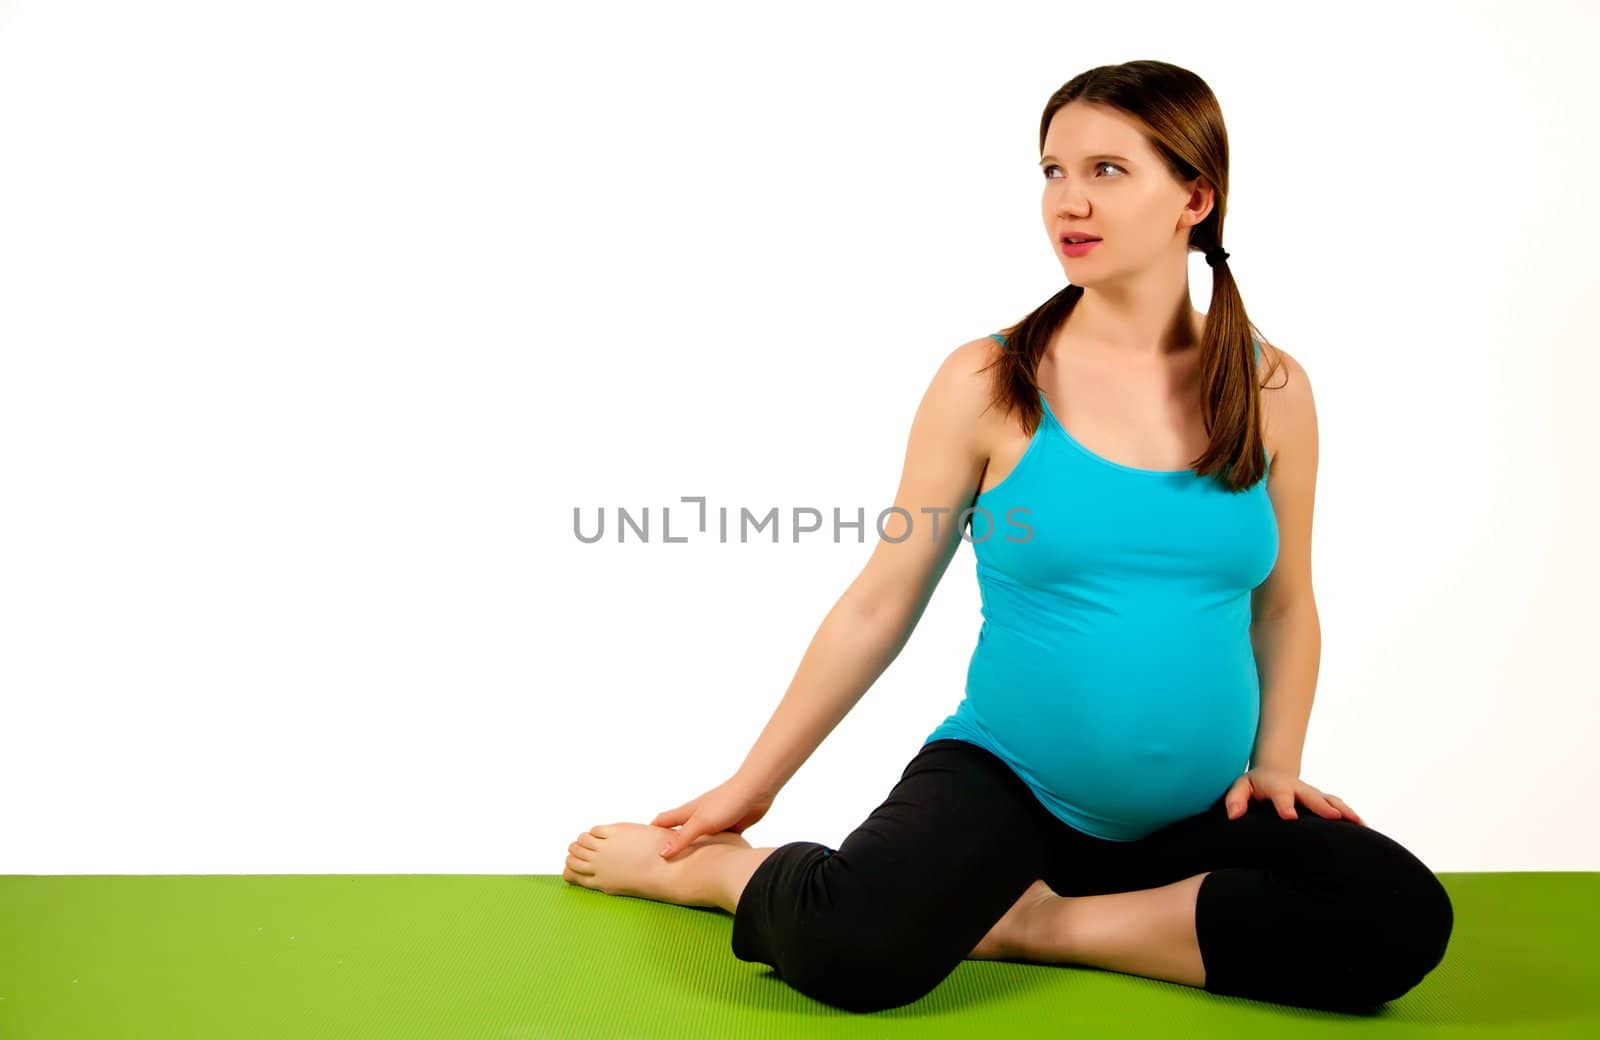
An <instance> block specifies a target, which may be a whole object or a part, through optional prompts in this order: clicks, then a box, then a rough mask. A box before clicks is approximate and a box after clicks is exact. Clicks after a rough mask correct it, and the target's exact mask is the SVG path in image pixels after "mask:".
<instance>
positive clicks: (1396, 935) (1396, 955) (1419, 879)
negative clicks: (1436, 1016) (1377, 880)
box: [1366, 856, 1455, 1003]
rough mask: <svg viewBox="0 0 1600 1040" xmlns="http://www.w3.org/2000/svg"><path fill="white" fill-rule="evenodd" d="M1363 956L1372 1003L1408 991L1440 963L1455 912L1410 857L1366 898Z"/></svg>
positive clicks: (1432, 878)
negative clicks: (1366, 953) (1366, 944)
mask: <svg viewBox="0 0 1600 1040" xmlns="http://www.w3.org/2000/svg"><path fill="white" fill-rule="evenodd" d="M1368 898H1369V899H1370V900H1371V902H1372V905H1371V906H1370V907H1369V911H1370V912H1369V916H1368V920H1369V921H1370V927H1369V936H1368V942H1369V944H1370V949H1371V951H1372V955H1370V956H1369V957H1367V958H1366V963H1367V964H1369V965H1370V972H1371V975H1372V978H1371V979H1370V980H1369V984H1370V987H1371V990H1372V995H1373V997H1374V998H1375V999H1374V1003H1381V1002H1383V1001H1387V1000H1393V999H1395V998H1396V997H1399V996H1401V995H1402V994H1404V993H1407V992H1409V991H1410V990H1411V989H1412V988H1413V987H1415V986H1416V985H1417V983H1419V982H1421V981H1422V980H1423V979H1424V978H1425V977H1426V976H1427V975H1428V974H1429V973H1430V972H1432V971H1433V970H1434V969H1435V968H1437V967H1438V966H1439V964H1440V963H1441V962H1442V961H1443V960H1444V955H1445V950H1446V949H1447V948H1448V947H1449V945H1450V936H1451V933H1452V932H1453V931H1454V929H1455V909H1454V906H1453V904H1452V903H1451V901H1450V894H1449V892H1447V891H1446V890H1445V887H1444V884H1443V883H1442V882H1441V881H1440V880H1439V878H1438V876H1437V875H1435V874H1434V873H1433V872H1432V871H1431V870H1429V869H1428V868H1427V867H1425V866H1423V865H1422V864H1421V863H1420V862H1418V861H1417V860H1416V859H1415V857H1409V856H1408V857H1406V858H1405V859H1403V860H1401V861H1399V862H1397V863H1396V864H1395V865H1394V867H1393V868H1392V870H1391V871H1390V872H1389V873H1387V874H1386V875H1384V877H1383V878H1382V885H1381V889H1380V891H1378V892H1376V893H1372V894H1370V895H1369V897H1368Z"/></svg>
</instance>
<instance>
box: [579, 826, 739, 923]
mask: <svg viewBox="0 0 1600 1040" xmlns="http://www.w3.org/2000/svg"><path fill="white" fill-rule="evenodd" d="M676 833H677V832H676V831H674V830H673V829H671V828H668V827H653V826H651V825H649V824H644V823H604V824H600V825H599V826H597V827H591V828H590V829H588V830H586V831H584V832H583V833H582V834H580V835H578V840H577V841H575V842H573V843H572V844H571V845H568V846H567V863H566V869H565V870H563V871H562V872H561V876H562V878H563V879H565V880H566V881H568V882H570V883H571V884H574V885H582V886H583V887H584V888H592V889H595V890H596V891H600V892H605V893H607V894H608V895H614V896H638V897H641V898H644V899H655V900H659V901H661V902H666V903H677V904H678V905H680V906H720V905H721V904H720V903H719V902H718V901H717V899H716V897H715V896H714V895H713V889H712V888H711V887H710V886H709V885H708V881H709V880H710V879H711V877H712V871H710V870H709V869H708V866H709V864H708V862H707V852H706V850H708V849H711V848H715V847H718V846H724V845H734V846H738V847H741V848H746V849H748V848H750V843H749V842H748V841H746V840H744V838H742V837H740V836H739V835H737V834H734V833H732V832H730V831H722V832H720V833H718V834H703V835H701V836H700V837H698V838H696V839H695V840H694V841H692V842H690V843H689V844H688V846H687V847H685V848H683V849H680V850H679V851H678V852H677V853H676V854H675V855H674V856H673V857H672V858H671V859H670V860H668V859H662V858H661V849H662V848H663V847H664V846H665V845H666V844H667V842H668V841H670V840H671V839H672V838H673V836H674V835H675V834H676Z"/></svg>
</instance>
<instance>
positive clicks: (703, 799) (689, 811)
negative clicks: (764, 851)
mask: <svg viewBox="0 0 1600 1040" xmlns="http://www.w3.org/2000/svg"><path fill="white" fill-rule="evenodd" d="M774 797H776V795H775V794H774V793H772V792H768V791H763V790H760V789H758V788H755V787H753V786H751V785H750V784H748V783H746V782H745V781H744V780H743V778H742V777H739V776H734V777H733V778H732V779H731V780H726V781H724V782H723V783H720V784H718V785H717V786H716V787H713V788H712V789H711V790H709V791H707V792H706V793H705V794H703V795H701V796H700V797H699V798H695V799H692V800H690V801H687V802H684V803H683V804H682V805H680V806H678V807H677V808H676V809H668V810H667V811H666V812H663V813H657V814H656V818H655V819H653V820H651V821H650V825H651V826H652V827H676V828H678V833H677V834H676V835H675V836H674V837H673V838H671V839H670V840H669V841H668V842H667V846H666V848H664V849H662V850H661V857H662V858H663V859H671V858H672V857H673V856H675V855H677V854H678V852H679V851H681V850H683V849H685V848H688V847H689V846H690V845H692V844H694V841H695V839H696V838H699V837H700V836H701V835H703V834H719V833H721V832H722V831H731V832H732V833H734V834H740V833H742V832H743V831H744V829H745V828H746V827H751V826H754V825H755V823H756V822H757V821H758V820H760V819H761V818H762V817H763V816H765V815H766V814H767V810H768V809H770V808H772V800H773V798H774ZM680 825H681V826H680Z"/></svg>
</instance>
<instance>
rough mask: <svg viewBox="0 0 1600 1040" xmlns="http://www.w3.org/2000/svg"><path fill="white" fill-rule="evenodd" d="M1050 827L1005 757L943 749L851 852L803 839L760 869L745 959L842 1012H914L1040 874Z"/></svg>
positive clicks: (741, 943)
mask: <svg viewBox="0 0 1600 1040" xmlns="http://www.w3.org/2000/svg"><path fill="white" fill-rule="evenodd" d="M1049 824H1050V818H1048V813H1047V811H1046V810H1045V809H1044V807H1043V806H1041V805H1040V804H1039V802H1038V800H1037V799H1036V798H1035V797H1034V796H1033V793H1032V792H1031V791H1030V790H1029V789H1028V787H1027V786H1026V784H1024V783H1023V781H1022V780H1021V779H1020V778H1019V777H1018V776H1017V775H1016V774H1015V773H1013V772H1012V771H1011V769H1010V768H1009V767H1008V766H1006V764H1005V763H1004V762H1002V761H1001V760H1000V759H998V758H996V757H995V756H994V755H992V754H990V753H989V752H988V751H985V750H983V749H982V748H979V747H977V746H975V745H972V744H968V743H966V742H964V741H959V740H939V741H934V742H932V743H930V744H928V745H926V746H925V747H923V748H922V749H921V750H920V751H919V752H918V753H917V755H916V757H914V758H913V759H912V760H911V763H910V764H909V765H908V766H907V767H906V769H905V771H904V773H903V774H902V775H901V778H900V780H899V782H898V783H897V784H896V785H895V787H894V789H893V790H892V791H891V792H890V794H889V796H888V798H887V799H886V800H885V801H884V802H883V803H882V804H881V805H879V806H878V808H877V809H875V810H874V811H873V812H872V814H871V815H870V816H868V817H867V819H866V821H865V822H864V823H862V824H861V826H859V827H858V828H856V829H855V831H853V832H852V833H851V834H850V835H849V836H848V837H847V838H845V840H844V842H843V843H842V844H841V845H840V846H839V848H838V849H837V850H833V849H829V848H827V847H826V846H824V845H820V844H817V843H815V842H791V843H789V844H787V845H780V846H777V847H776V848H775V849H773V851H772V852H771V854H770V855H769V856H767V858H766V859H765V860H763V861H762V862H761V864H760V865H759V866H757V867H756V868H755V871H754V872H753V873H752V874H751V876H750V878H749V881H748V883H747V884H746V885H745V887H744V890H743V892H742V894H741V895H740V898H739V900H738V904H737V906H736V908H735V911H734V923H733V952H734V955H735V956H736V957H738V958H739V959H740V960H745V961H756V962H760V963H764V964H769V965H771V966H772V967H774V968H775V969H777V974H778V975H779V977H781V978H782V979H783V980H784V981H785V982H787V983H788V984H789V985H790V986H793V987H794V988H795V989H797V990H799V991H800V992H802V993H805V994H807V995H808V996H811V997H813V998H815V999H817V1000H820V1001H823V1002H824V1003H827V1004H831V1005H833V1006H835V1007H841V1008H845V1009H847V1010H852V1011H879V1010H883V1009H886V1008H892V1007H899V1006H901V1005H903V1004H908V1003H910V1002H911V1001H913V1000H916V999H917V998H919V997H921V996H923V995H924V994H926V993H928V992H929V991H930V990H932V989H933V988H934V987H935V986H936V985H938V983H939V982H940V981H941V980H943V979H944V978H945V977H946V976H948V975H949V974H950V972H951V971H952V970H954V969H955V967H956V965H958V964H960V963H961V961H962V960H963V959H964V958H966V956H967V955H968V954H969V953H970V952H971V951H972V949H973V947H974V946H975V945H976V944H977V943H978V941H979V940H980V939H982V938H983V937H984V935H985V934H986V933H987V932H988V930H989V928H990V926H991V925H993V924H994V923H995V922H996V921H998V920H999V919H1000V918H1001V917H1002V915H1004V914H1005V912H1006V911H1007V910H1008V909H1009V908H1010V907H1011V906H1012V904H1013V903H1015V902H1016V901H1017V899H1018V897H1019V896H1021V895H1022V893H1023V892H1024V891H1026V890H1027V889H1028V888H1029V886H1030V885H1031V884H1032V883H1033V881H1034V880H1035V879H1037V878H1038V877H1039V876H1040V872H1041V869H1042V867H1043V854H1044V845H1043V833H1044V832H1045V831H1046V830H1047V829H1048V827H1049Z"/></svg>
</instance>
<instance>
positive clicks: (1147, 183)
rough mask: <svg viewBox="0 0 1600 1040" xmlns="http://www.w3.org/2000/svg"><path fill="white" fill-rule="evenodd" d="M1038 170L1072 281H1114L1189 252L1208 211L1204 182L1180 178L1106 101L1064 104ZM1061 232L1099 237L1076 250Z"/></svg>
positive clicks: (1047, 214) (1053, 236)
mask: <svg viewBox="0 0 1600 1040" xmlns="http://www.w3.org/2000/svg"><path fill="white" fill-rule="evenodd" d="M1039 169H1040V176H1041V177H1042V178H1043V180H1044V199H1043V215H1044V226H1045V231H1046V233H1047V234H1048V235H1049V237H1050V244H1051V248H1053V249H1054V250H1055V254H1056V259H1057V260H1059V261H1061V266H1062V269H1063V270H1064V271H1065V272H1066V274H1067V280H1068V281H1070V282H1072V283H1073V284H1074V285H1081V286H1086V287H1087V286H1091V285H1094V284H1096V283H1102V284H1103V283H1105V282H1108V281H1112V280H1115V279H1116V278H1118V277H1120V276H1122V275H1125V274H1128V273H1130V272H1134V271H1139V270H1142V269H1145V268H1148V267H1150V266H1151V265H1153V264H1156V263H1157V262H1159V261H1161V260H1163V258H1165V257H1167V256H1169V255H1170V254H1171V253H1172V252H1173V251H1174V250H1176V251H1177V252H1178V253H1179V254H1187V253H1188V242H1189V229H1190V228H1191V227H1193V226H1194V224H1196V223H1198V222H1199V220H1200V219H1203V218H1204V216H1205V215H1206V214H1207V213H1208V212H1209V211H1210V198H1209V189H1206V188H1202V185H1203V183H1204V182H1202V181H1199V179H1198V178H1197V179H1196V181H1195V182H1192V183H1190V184H1184V183H1182V182H1180V181H1178V180H1176V179H1174V178H1173V176H1172V173H1171V171H1170V170H1169V169H1168V168H1167V165H1166V164H1165V163H1164V162H1162V161H1161V160H1160V159H1159V158H1158V157H1157V156H1156V154H1155V152H1154V151H1153V150H1151V148H1150V146H1149V145H1148V143H1146V141H1145V139H1144V134H1143V133H1142V132H1141V131H1140V130H1139V129H1138V127H1137V126H1136V125H1135V124H1134V123H1133V122H1131V121H1130V120H1128V119H1127V118H1126V117H1125V116H1123V115H1122V114H1121V113H1119V112H1116V111H1115V110H1113V109H1108V108H1105V107H1104V106H1098V105H1090V104H1086V103H1084V102H1072V103H1071V104H1068V105H1065V106H1063V107H1062V108H1060V109H1058V110H1057V111H1056V114H1055V115H1054V116H1052V117H1051V118H1050V127H1049V129H1048V130H1047V131H1046V132H1045V142H1044V156H1043V157H1042V158H1041V159H1040V160H1039ZM1197 213H1198V216H1196V214H1197ZM1063 235H1070V236H1072V237H1078V236H1084V235H1087V236H1094V237H1098V238H1099V239H1100V240H1101V241H1099V242H1098V243H1096V244H1095V245H1093V246H1091V247H1089V249H1088V250H1087V252H1082V253H1081V254H1079V255H1073V253H1068V252H1067V251H1066V250H1065V249H1064V248H1063V243H1062V241H1061V238H1062V236H1063ZM1077 252H1078V251H1076V250H1075V251H1074V253H1077Z"/></svg>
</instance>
